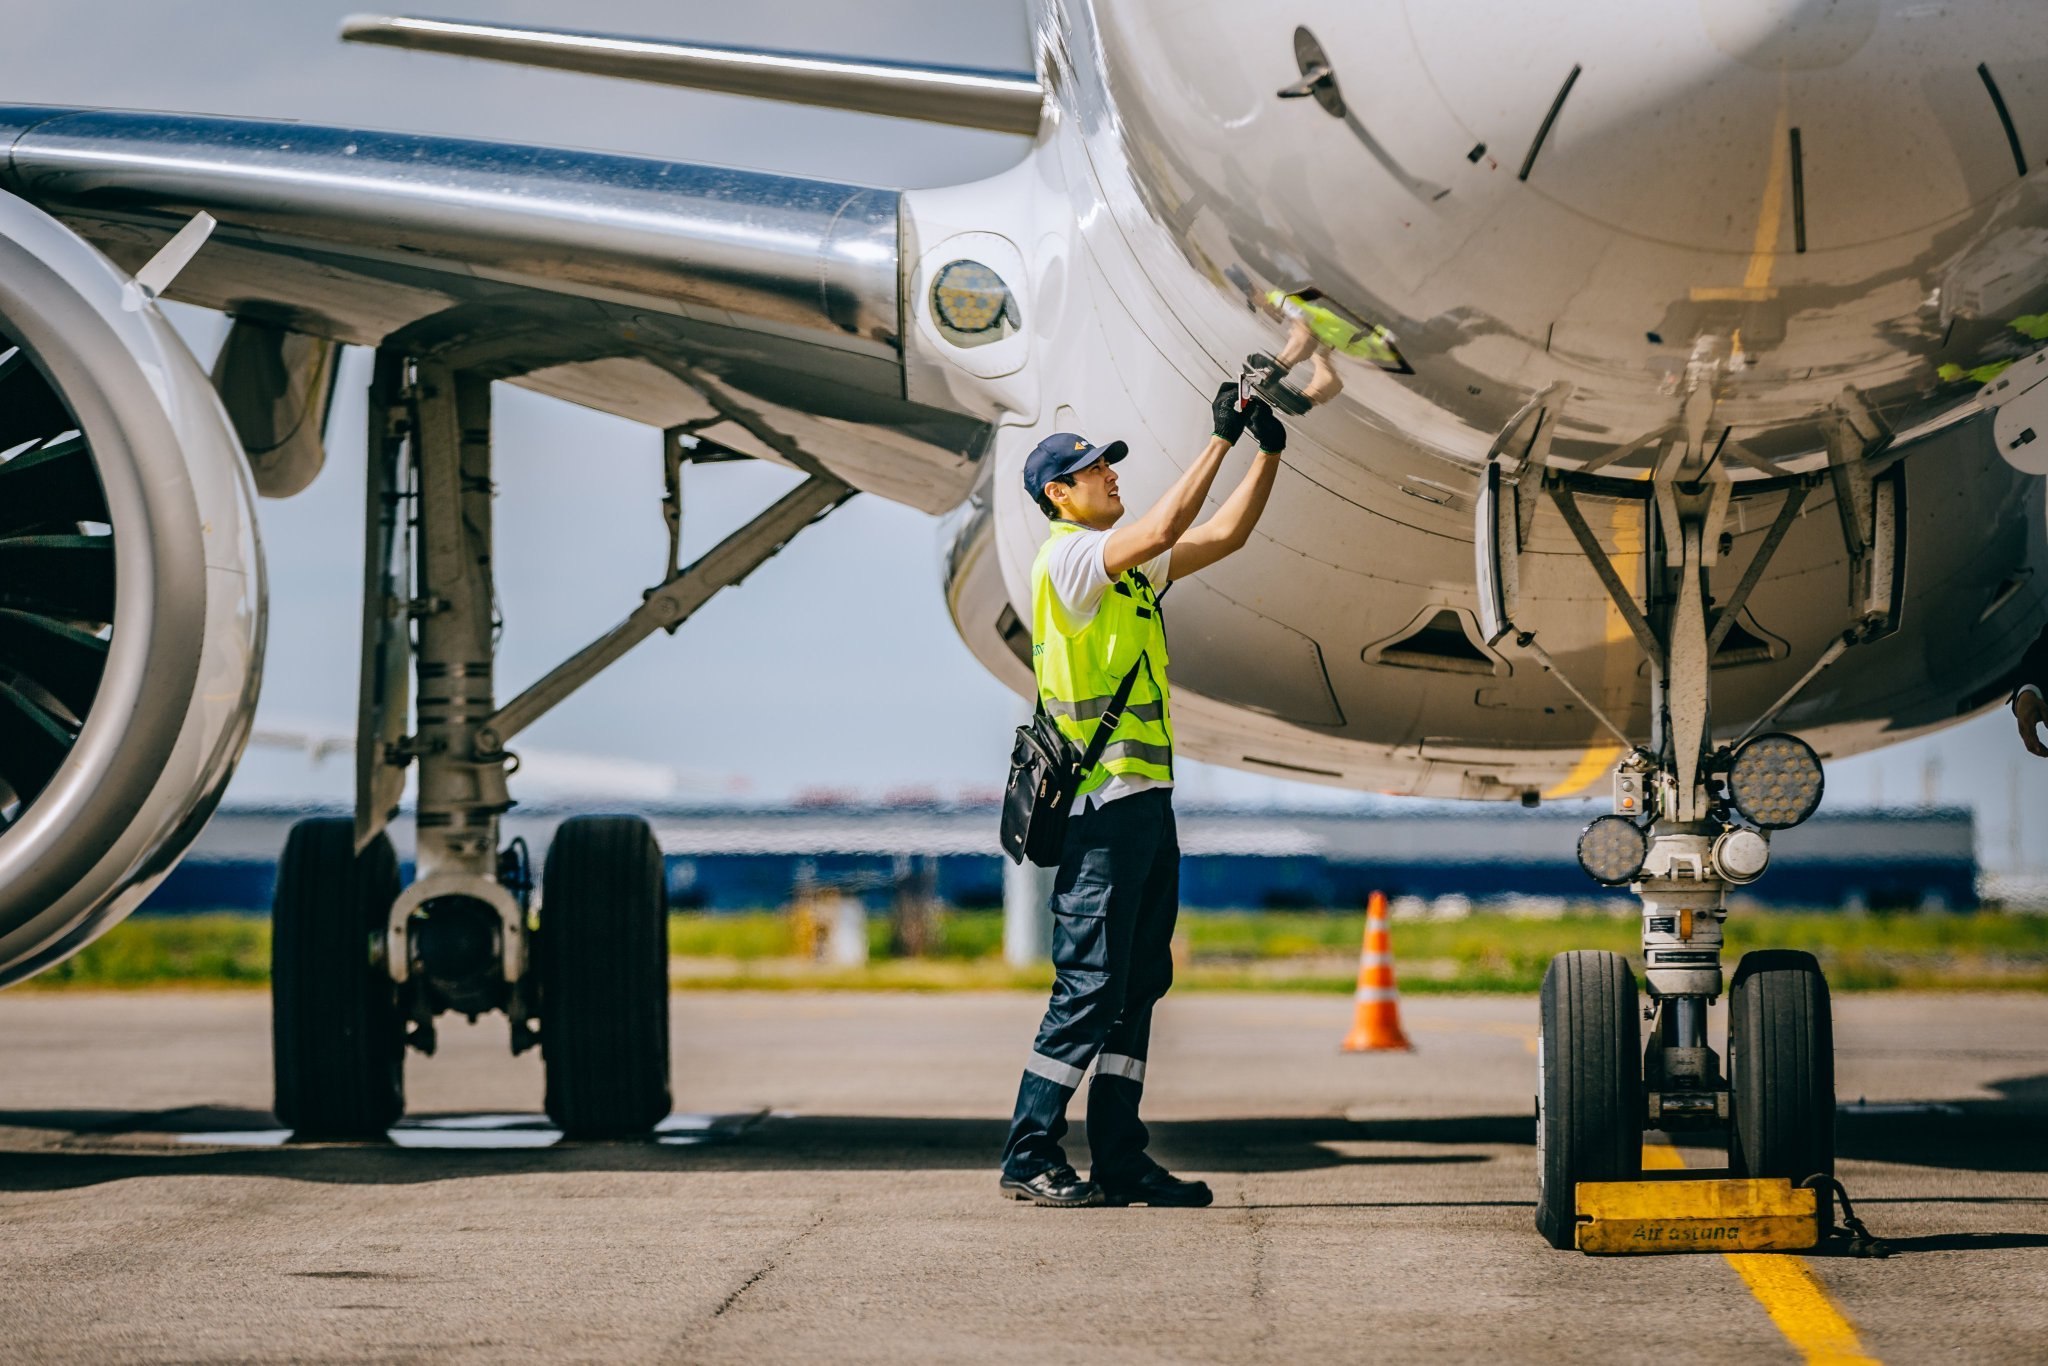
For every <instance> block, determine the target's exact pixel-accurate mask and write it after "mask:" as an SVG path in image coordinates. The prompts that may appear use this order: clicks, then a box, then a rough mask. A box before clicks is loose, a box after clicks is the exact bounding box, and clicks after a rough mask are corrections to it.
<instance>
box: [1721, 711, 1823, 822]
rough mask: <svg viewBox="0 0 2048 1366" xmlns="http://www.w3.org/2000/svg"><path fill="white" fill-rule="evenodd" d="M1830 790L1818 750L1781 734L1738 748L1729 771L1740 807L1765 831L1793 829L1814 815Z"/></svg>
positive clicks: (1733, 796)
mask: <svg viewBox="0 0 2048 1366" xmlns="http://www.w3.org/2000/svg"><path fill="white" fill-rule="evenodd" d="M1825 787H1826V783H1825V781H1824V779H1823V778H1822V776H1821V768H1820V756H1819V755H1818V754H1815V753H1814V752H1813V746H1811V745H1809V744H1807V743H1806V742H1805V741H1804V740H1802V739H1800V738H1799V737H1798V736H1796V735H1787V734H1785V733H1784V732H1782V731H1778V732H1774V733H1772V734H1770V735H1759V736H1757V737H1756V739H1754V740H1751V741H1750V742H1749V743H1747V744H1745V745H1744V746H1743V747H1742V748H1741V749H1738V750H1736V751H1735V762H1734V764H1733V766H1731V767H1730V768H1729V770H1728V796H1729V799H1730V800H1731V801H1733V802H1734V803H1735V809H1736V810H1737V811H1740V812H1741V813H1742V814H1743V815H1744V816H1747V817H1748V818H1749V819H1750V820H1752V821H1754V822H1755V823H1756V824H1757V825H1758V826H1760V827H1761V828H1763V829H1765V830H1789V829H1791V828H1792V827H1793V826H1795V825H1798V824H1799V823H1800V822H1802V821H1804V820H1805V819H1806V818H1807V817H1808V816H1811V815H1812V814H1813V813H1814V812H1815V811H1816V810H1818V809H1819V807H1820V798H1821V792H1822V791H1823V789H1824V788H1825Z"/></svg>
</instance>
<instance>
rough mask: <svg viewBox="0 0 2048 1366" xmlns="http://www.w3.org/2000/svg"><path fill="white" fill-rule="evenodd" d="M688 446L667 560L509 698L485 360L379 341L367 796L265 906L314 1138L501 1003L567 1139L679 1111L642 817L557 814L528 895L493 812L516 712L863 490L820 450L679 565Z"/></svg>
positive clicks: (673, 438) (276, 998)
mask: <svg viewBox="0 0 2048 1366" xmlns="http://www.w3.org/2000/svg"><path fill="white" fill-rule="evenodd" d="M683 444H684V443H683V442H682V441H681V440H680V439H679V438H678V436H677V434H676V433H670V434H669V440H668V442H667V457H666V459H665V468H666V473H667V479H668V486H669V490H668V497H667V498H666V499H665V500H664V504H663V510H664V515H665V518H666V520H667V521H668V524H669V533H670V534H669V558H668V566H667V571H666V573H665V575H664V577H663V578H662V580H661V581H660V582H659V583H657V584H656V585H655V586H654V587H653V588H651V589H649V590H648V591H647V593H646V594H645V595H644V597H643V599H642V601H641V602H640V604H639V605H638V606H637V607H636V608H635V609H634V610H633V611H632V612H631V613H629V614H628V615H627V616H626V618H625V619H624V620H623V621H621V622H620V623H619V624H618V625H617V626H615V627H613V628H612V629H611V630H610V631H607V632H606V633H604V634H603V635H602V636H600V637H599V638H598V639H597V640H596V641H594V642H592V644H590V645H589V646H587V647H586V648H585V649H583V650H581V651H579V652H578V653H577V654H576V655H575V656H573V657H572V658H570V659H569V660H568V661H566V662H565V663H563V664H562V665H561V666H559V667H558V668H556V669H554V670H553V671H552V672H550V673H549V674H547V675H546V676H545V677H543V678H542V679H541V680H540V681H539V682H537V683H535V684H534V685H533V686H532V687H530V688H528V689H527V690H526V691H525V692H523V693H521V694H520V695H519V696H518V697H516V698H514V699H513V700H512V701H511V702H510V703H508V704H506V705H505V706H503V707H500V706H498V705H497V702H496V699H495V688H494V663H495V655H496V647H497V631H498V626H499V622H498V620H497V615H496V593H495V587H494V584H493V575H492V557H493V553H494V548H493V544H492V528H491V503H492V498H493V496H494V488H493V485H492V481H491V390H490V379H489V378H488V377H487V376H484V375H482V374H478V373H475V372H471V371H465V370H462V369H459V368H455V367H452V366H449V365H446V364H438V363H434V362H430V361H426V360H418V359H414V358H411V357H408V356H406V355H404V354H402V353H400V352H398V351H395V350H385V351H381V352H379V353H378V356H377V363H376V374H375V378H374V381H373V383H372V387H371V394H370V461H369V483H368V501H367V517H366V533H367V536H366V546H365V576H364V594H363V656H362V660H363V665H362V694H361V706H360V709H359V711H358V716H357V728H356V737H357V753H356V813H355V818H354V820H353V821H352V822H351V821H347V820H342V821H334V820H325V819H322V820H313V821H305V822H301V823H300V824H299V825H298V826H297V827H295V828H294V829H293V831H292V834H291V838H290V842H289V844H288V845H287V848H286V851H285V855H284V859H283V862H282V864H281V866H280V876H279V887H278V895H277V901H276V908H275V919H276V926H277V930H276V938H275V945H276V947H275V949H274V954H273V966H274V972H273V977H272V1003H273V1011H274V1020H275V1039H276V1049H275V1055H276V1068H277V1073H276V1081H277V1112H278V1116H279V1118H280V1119H281V1120H282V1121H283V1122H284V1123H285V1124H287V1125H289V1126H291V1127H292V1128H293V1129H294V1130H295V1131H297V1132H298V1133H299V1135H300V1136H302V1137H320V1138H357V1139H360V1138H374V1137H378V1136H380V1135H381V1134H382V1133H383V1132H384V1131H385V1130H387V1129H388V1128H389V1127H390V1126H391V1125H392V1124H393V1123H395V1122H396V1121H397V1120H398V1118H399V1116H400V1115H401V1114H402V1112H403V1110H404V1096H405V1090H404V1057H405V1051H406V1049H407V1047H408V1046H410V1047H412V1048H416V1049H418V1050H419V1051H421V1052H425V1053H431V1052H433V1051H434V1045H435V1020H436V1018H437V1017H438V1016H440V1015H442V1014H444V1013H448V1012H454V1013H456V1014H459V1015H463V1016H466V1017H467V1018H468V1019H470V1020H472V1021H474V1020H475V1019H476V1018H477V1017H478V1016H479V1015H482V1014H485V1013H488V1012H492V1011H502V1012H503V1013H504V1015H505V1016H506V1018H507V1020H508V1021H509V1023H510V1026H511V1044H512V1051H513V1052H515V1053H519V1052H523V1051H525V1050H526V1049H528V1048H531V1047H534V1046H535V1045H536V1044H537V1045H539V1046H540V1048H541V1052H542V1056H543V1058H544V1060H545V1063H546V1072H547V1110H548V1114H549V1115H550V1116H551V1117H552V1118H553V1119H554V1120H555V1122H556V1123H557V1124H558V1125H560V1126H561V1128H562V1130H563V1132H564V1133H565V1134H567V1135H568V1136H570V1137H574V1138H630V1137H634V1136H637V1135H642V1134H645V1133H647V1132H648V1131H649V1130H651V1129H652V1128H653V1127H654V1126H655V1125H656V1124H657V1123H659V1122H660V1120H661V1119H662V1117H663V1116H664V1115H666V1114H667V1113H668V1108H669V1037H668V945H667V933H666V927H667V897H666V891H665V882H664V878H663V872H662V863H661V855H660V851H659V850H658V849H657V847H656V845H655V842H654V835H653V832H652V831H651V830H650V829H649V827H648V825H647V822H646V821H644V820H642V819H640V818H638V817H631V816H617V817H581V818H577V819H573V820H569V821H566V822H564V823H563V825H562V826H561V827H560V829H559V830H558V831H557V833H556V835H555V841H554V845H553V847H552V848H551V849H550V850H549V851H548V855H547V860H546V873H545V877H544V879H543V883H542V886H541V888H540V890H541V898H540V900H539V902H538V903H537V904H536V903H535V902H534V900H533V897H532V892H533V890H534V887H533V877H532V874H531V871H530V869H529V867H528V860H527V857H526V852H525V846H524V842H523V841H520V840H514V841H512V842H511V844H510V845H505V844H504V843H503V841H502V840H501V838H500V831H499V819H500V817H501V816H502V815H503V814H504V812H505V811H507V810H508V809H510V807H511V806H512V799H511V796H510V795H509V792H508V789H507V781H506V780H507V777H508V775H509V774H510V773H511V772H512V771H513V770H514V768H516V761H515V758H514V756H513V755H512V754H511V753H509V752H508V751H507V750H506V745H507V744H508V743H509V742H510V741H511V740H512V739H513V737H514V736H516V735H517V734H518V733H519V732H520V731H522V730H524V729H525V728H526V727H527V726H528V725H530V724H532V723H533V722H534V721H535V720H537V719H538V718H539V717H541V716H542V715H544V714H545V713H546V712H547V711H548V710H550V709H551V708H552V707H554V706H555V705H556V704H557V703H559V702H561V701H562V700H563V699H565V698H567V697H568V696H569V695H571V694H572V693H574V692H575V691H576V690H577V689H578V688H579V687H581V686H582V685H583V684H584V683H586V682H588V681H589V680H590V679H592V678H594V677H596V676H597V675H598V674H599V673H601V672H602V671H603V670H604V669H605V668H607V667H609V666H610V665H611V664H612V663H613V662H614V661H616V660H617V659H619V658H620V657H621V656H623V655H624V654H625V653H626V652H627V651H628V650H630V649H631V648H632V647H633V646H634V645H637V644H638V643H639V642H641V641H642V640H645V639H646V638H647V637H648V636H650V635H652V634H653V633H655V632H656V631H661V630H666V631H671V632H672V631H674V630H675V629H676V628H677V627H678V626H680V625H681V624H682V623H683V622H684V621H685V620H686V619H687V618H688V617H689V616H690V615H691V614H692V613H694V612H695V611H696V610H697V608H699V607H701V606H702V605H703V604H704V603H705V602H706V601H707V600H709V599H710V597H711V596H712V595H713V594H715V593H716V592H718V590H719V589H721V588H725V587H727V586H729V585H732V584H735V583H738V582H739V581H740V580H741V579H743V578H745V577H746V576H747V575H748V574H749V573H751V572H752V571H753V570H754V569H756V568H758V567H759V566H760V565H761V564H762V563H763V562H764V561H766V560H767V559H768V558H769V557H771V556H773V555H774V554H775V553H776V552H777V551H779V550H781V549H782V547H783V546H784V545H786V544H788V542H789V541H790V540H791V539H793V538H794V537H795V536H796V535H797V534H798V533H799V532H801V531H802V530H803V529H804V528H805V527H807V526H809V525H810V524H811V523H812V522H814V521H816V520H818V519H819V518H821V517H823V516H825V515H826V514H827V513H829V512H830V511H832V509H834V508H836V507H838V506H839V505H840V504H841V503H843V502H845V501H846V500H847V499H848V498H850V497H852V495H853V490H852V489H850V488H849V487H848V486H847V485H845V484H843V483H841V482H840V481H838V480H836V479H834V478H832V477H831V476H830V475H827V474H824V473H813V474H812V475H811V476H810V477H809V478H807V479H806V480H805V481H804V482H803V483H802V484H801V485H799V486H798V487H797V488H795V489H794V490H792V491H791V492H790V493H788V494H786V495H785V496H784V497H783V498H782V499H780V500H779V501H778V502H776V503H775V504H774V505H773V506H771V507H769V508H768V509H767V510H766V511H764V512H763V513H761V515H760V516H758V517H756V518H755V519H754V520H753V521H752V522H750V523H748V524H747V525H746V526H745V527H742V528H741V529H740V530H739V531H737V532H734V533H733V534H732V535H731V536H729V537H727V538H726V539H725V540H724V541H722V542H721V543H720V544H719V545H718V546H716V547H715V548H714V549H712V550H711V551H710V552H709V553H708V554H706V555H705V556H704V557H703V558H702V559H700V560H698V561H696V562H695V563H694V564H691V565H689V566H687V567H679V564H678V549H679V546H680V535H679V532H680V489H681V485H680V482H679V481H680V476H681V465H682V463H683V460H682V451H683ZM415 685H416V691H415ZM409 722H410V723H411V729H410V733H408V723H409ZM414 764H417V766H418V786H417V806H416V817H417V820H416V824H417V831H418V837H417V855H416V872H415V876H414V879H413V881H412V883H411V884H410V885H408V886H405V887H403V888H401V887H400V885H399V870H398V862H397V858H396V856H395V854H394V852H393V849H392V844H391V840H390V837H389V835H388V834H386V833H385V827H386V825H387V824H388V823H389V821H390V820H391V819H392V817H393V816H395V815H396V814H397V809H398V800H399V797H400V795H401V794H402V793H403V791H404V788H405V770H406V769H407V768H408V767H409V766H411V765H414Z"/></svg>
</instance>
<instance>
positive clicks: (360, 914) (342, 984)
mask: <svg viewBox="0 0 2048 1366" xmlns="http://www.w3.org/2000/svg"><path fill="white" fill-rule="evenodd" d="M397 897H398V856H397V854H396V853H395V852H394V851H393V849H392V847H391V840H390V838H389V837H388V836H386V835H382V834H380V835H378V836H377V838H376V839H374V840H372V841H371V842H370V845H369V847H368V848H366V849H364V850H363V852H362V853H361V854H357V853H356V851H355V822H354V821H353V820H350V819H348V818H346V817H343V818H333V817H321V818H318V819H313V820H303V821H300V822H299V823H298V824H296V825H294V826H293V827H292V830H291V834H290V836H289V837H288V838H287V839H286V840H285V846H284V855H283V857H282V858H280V859H279V860H278V868H277V895H276V898H275V900H274V901H273V903H272V907H271V915H270V923H271V940H270V999H271V1013H270V1036H271V1058H272V1063H273V1066H274V1068H275V1082H276V1092H275V1094H276V1109H277V1118H278V1121H279V1122H280V1123H282V1124H283V1125H285V1126H286V1127H287V1128H289V1129H290V1130H292V1132H293V1134H294V1135H296V1136H297V1137H299V1138H307V1139H375V1138H382V1137H383V1136H384V1135H385V1133H386V1132H387V1131H388V1130H389V1129H390V1128H391V1126H392V1125H393V1124H396V1123H397V1122H398V1118H399V1116H400V1115H402V1114H404V1113H405V1019H404V1016H403V1015H402V1014H401V1013H400V1011H399V1008H398V998H397V988H396V987H395V985H394V984H393V983H392V981H391V978H390V976H389V974H388V973H387V972H386V971H385V968H384V965H383V959H382V956H381V955H379V954H377V953H376V952H375V951H374V949H375V945H376V944H377V943H378V942H380V940H381V936H382V934H383V931H384V927H385V920H386V917H387V916H389V914H390V911H391V903H392V902H393V901H395V900H396V899H397Z"/></svg>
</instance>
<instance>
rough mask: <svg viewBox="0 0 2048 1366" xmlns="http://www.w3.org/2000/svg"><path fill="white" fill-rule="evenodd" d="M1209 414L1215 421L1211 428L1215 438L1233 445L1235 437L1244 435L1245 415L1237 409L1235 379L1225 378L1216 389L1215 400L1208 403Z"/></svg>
mask: <svg viewBox="0 0 2048 1366" xmlns="http://www.w3.org/2000/svg"><path fill="white" fill-rule="evenodd" d="M1209 415H1210V416H1211V417H1212V418H1214V419H1215V421H1216V425H1215V427H1214V428H1213V430H1214V431H1215V433H1216V436H1217V438H1218V439H1219V440H1221V441H1222V442H1224V444H1226V445H1231V446H1235V445H1236V444H1237V439H1238V438H1239V437H1240V436H1243V435H1244V420H1245V416H1246V414H1244V413H1243V412H1240V411H1239V410H1238V406H1237V381H1236V380H1234V379H1228V380H1225V381H1223V384H1222V385H1221V387H1219V388H1218V389H1217V390H1216V401H1215V402H1214V403H1212V404H1210V405H1209Z"/></svg>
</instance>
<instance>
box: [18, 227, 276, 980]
mask: <svg viewBox="0 0 2048 1366" xmlns="http://www.w3.org/2000/svg"><path fill="white" fill-rule="evenodd" d="M263 614H264V593H263V570H262V555H261V551H260V548H259V546H258V544H257V534H256V518H255V502H254V494H253V492H252V490H251V488H250V483H249V473H248V469H247V466H246V463H245V461H244V458H243V454H242V449H241V444H240V442H239V441H238V440H237V439H236V435H235V431H234V428H233V427H232V426H231V425H230V423H229V421H228V418H227V415H226V413H225V412H224V411H223V410H222V408H221V404H220V401H219V399H218V398H217V397H216V396H215V394H214V390H213V387H212V385H211V384H210V383H209V382H208V380H207V377H206V374H205V372H204V371H203V370H202V369H201V368H200V366H199V363H198V362H197V361H196V360H195V359H194V358H193V356H192V354H191V352H190V351H189V350H187V349H186V347H185V345H184V343H183V342H182V341H181V340H180V339H179V338H178V336H177V334H176V333H175V332H173V331H172V329H171V327H170V325H169V323H168V322H166V321H165V319H164V318H163V316H162V314H160V313H159V312H158V311H157V308H156V306H155V304H154V302H153V300H152V299H151V297H150V295H149V294H148V293H147V292H146V291H144V290H143V289H141V288H140V287H138V286H137V285H135V284H134V282H133V281H131V280H130V279H129V278H128V277H127V276H126V275H125V274H123V273H122V272H121V271H120V270H119V269H118V268H116V267H115V266H114V265H113V264H112V263H110V262H109V261H108V260H107V259H106V258H105V257H103V256H102V255H100V253H99V252H98V251H96V250H95V249H94V248H93V247H91V246H89V245H88V244H87V243H86V242H85V241H83V240H82V239H80V238H79V237H78V236H76V235H75V234H73V233H72V232H71V231H70V230H69V229H67V228H65V227H64V226H63V225H62V224H60V223H58V222H57V221H56V220H55V219H52V218H50V217H49V216H47V215H45V214H44V213H42V212H40V211H39V210H37V209H35V208H34V207H32V206H31V205H29V204H28V203H26V202H25V201H23V200H20V199H17V198H15V197H14V196H13V195H8V194H0V985H4V984H6V983H8V982H12V981H16V980H19V979H20V978H23V977H26V976H28V975H29V974H31V973H34V972H37V971H39V970H41V969H42V968H45V967H48V966H49V965H51V964H52V963H55V962H58V961H59V960H61V959H63V958H65V957H67V956H69V955H70V954H72V953H74V952H76V951H77V950H78V949H80V948H82V947H84V946H85V945H86V944H88V943H90V942H91V941H92V940H93V939H94V938H95V937H96V936H98V935H99V934H100V933H102V932H104V931H105V930H107V929H108V928H110V927H112V926H113V925H114V924H116V923H118V922H119V921H120V920H121V918H122V917H124V916H125V915H127V914H128V912H129V911H131V910H133V909H134V908H135V907H136V906H137V905H138V904H139V903H140V902H141V901H142V899H143V898H144V897H145V896H147V895H148V894H149V891H150V889H151V888H153V887H154V886H155V885H156V884H157V882H158V881H160V880H161V879H162V877H163V875H164V874H165V873H167V872H168V871H169V870H170V868H171V867H172V865H173V864H175V863H176V862H177V860H178V857H179V856H180V855H181V854H183V853H184V851H185V849H186V847H187V846H188V845H189V844H190V843H191V841H192V838H193V836H194V835H196V834H197V833H198V831H199V828H200V826H202V825H203V824H204V823H205V821H206V818H207V817H208V816H209V815H210V814H211V813H212V811H213V807H214V804H215V803H216V802H217V801H218V800H219V798H220V793H221V790H222V789H223V788H224V787H225V786H226V784H227V780H228V777H229V775H230V774H231V773H232V772H233V771H234V767H235V764H236V762H237V760H239V759H240V757H241V753H242V747H243V744H244V743H245V742H246V740H247V739H248V734H249V727H250V723H251V721H252V720H253V718H254V716H255V708H256V689H257V683H258V680H259V677H260V674H261V665H262V655H263V631H264V615H263Z"/></svg>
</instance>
